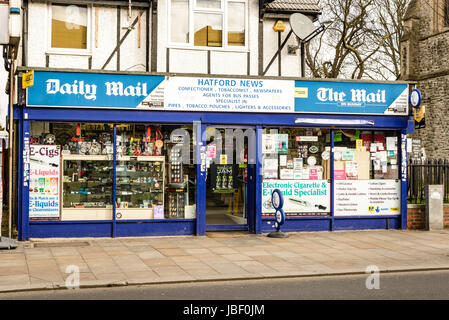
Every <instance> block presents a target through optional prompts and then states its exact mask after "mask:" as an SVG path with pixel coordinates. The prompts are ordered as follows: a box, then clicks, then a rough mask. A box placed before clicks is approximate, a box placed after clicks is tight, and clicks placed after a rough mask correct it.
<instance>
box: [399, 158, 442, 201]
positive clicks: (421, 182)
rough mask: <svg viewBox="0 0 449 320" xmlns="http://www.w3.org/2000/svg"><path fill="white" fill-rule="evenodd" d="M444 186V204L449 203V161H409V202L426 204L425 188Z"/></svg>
mask: <svg viewBox="0 0 449 320" xmlns="http://www.w3.org/2000/svg"><path fill="white" fill-rule="evenodd" d="M428 184H442V185H444V202H445V203H447V202H449V160H445V159H426V160H409V161H408V172H407V202H408V203H422V204H425V203H426V196H425V186H426V185H428Z"/></svg>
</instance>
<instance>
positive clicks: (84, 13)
mask: <svg viewBox="0 0 449 320" xmlns="http://www.w3.org/2000/svg"><path fill="white" fill-rule="evenodd" d="M50 16H51V19H50V21H51V27H50V30H51V43H50V47H51V48H52V49H81V50H85V49H88V38H89V37H88V32H89V30H88V25H89V16H88V7H87V6H82V5H61V4H52V5H51V7H50Z"/></svg>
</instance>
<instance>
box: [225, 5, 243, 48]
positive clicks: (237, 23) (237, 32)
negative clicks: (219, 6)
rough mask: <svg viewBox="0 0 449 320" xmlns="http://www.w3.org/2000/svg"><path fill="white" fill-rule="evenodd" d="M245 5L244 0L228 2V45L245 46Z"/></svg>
mask: <svg viewBox="0 0 449 320" xmlns="http://www.w3.org/2000/svg"><path fill="white" fill-rule="evenodd" d="M245 7H246V5H245V3H244V2H231V1H229V2H228V11H227V18H228V21H227V27H228V46H242V47H244V46H245V34H246V30H245V29H246V27H245V25H246V24H245V19H246V8H245Z"/></svg>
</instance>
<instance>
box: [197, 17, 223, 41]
mask: <svg viewBox="0 0 449 320" xmlns="http://www.w3.org/2000/svg"><path fill="white" fill-rule="evenodd" d="M194 45H195V46H201V47H221V46H223V15H221V14H212V13H195V14H194Z"/></svg>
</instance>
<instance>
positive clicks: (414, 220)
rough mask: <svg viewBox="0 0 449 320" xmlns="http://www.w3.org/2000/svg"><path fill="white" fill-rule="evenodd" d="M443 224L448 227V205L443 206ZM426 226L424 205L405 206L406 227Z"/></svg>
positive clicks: (421, 227)
mask: <svg viewBox="0 0 449 320" xmlns="http://www.w3.org/2000/svg"><path fill="white" fill-rule="evenodd" d="M443 225H444V227H445V228H449V205H444V208H443ZM425 228H426V206H425V205H416V204H415V205H408V207H407V229H425Z"/></svg>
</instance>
